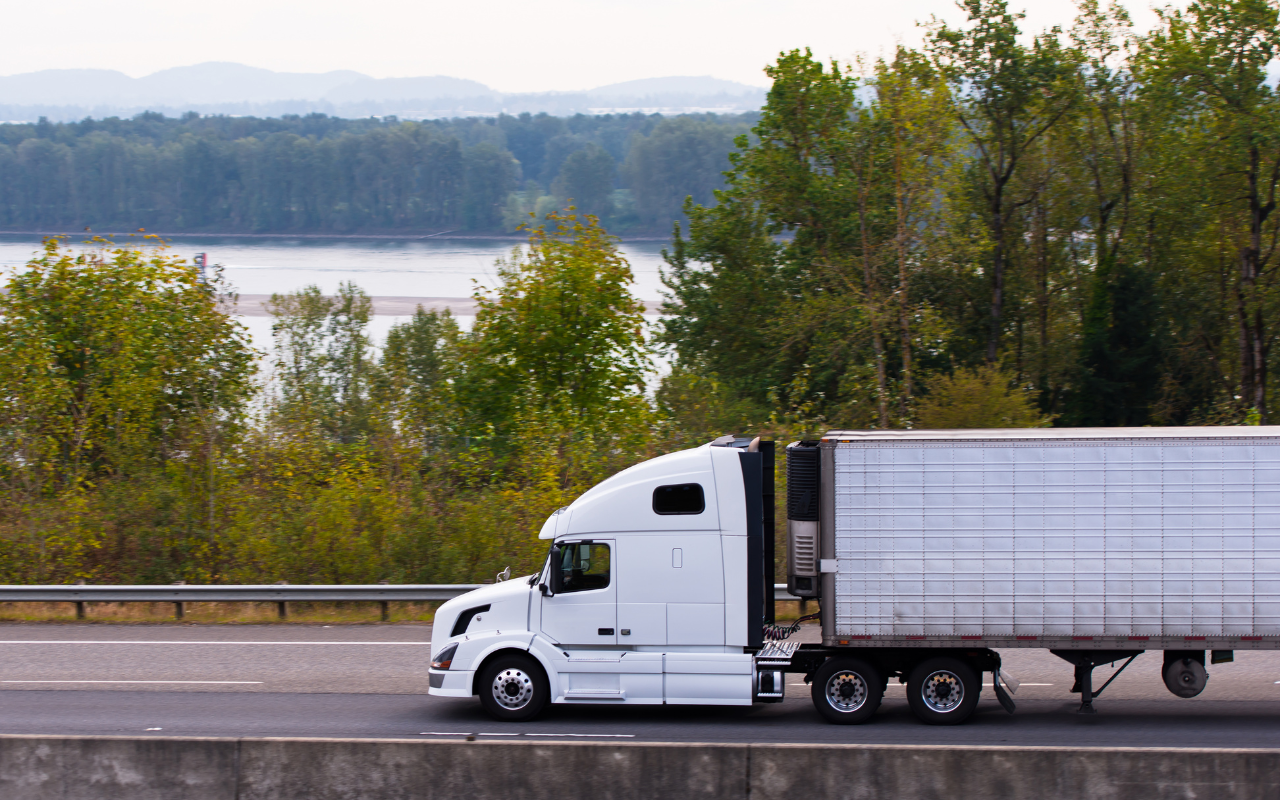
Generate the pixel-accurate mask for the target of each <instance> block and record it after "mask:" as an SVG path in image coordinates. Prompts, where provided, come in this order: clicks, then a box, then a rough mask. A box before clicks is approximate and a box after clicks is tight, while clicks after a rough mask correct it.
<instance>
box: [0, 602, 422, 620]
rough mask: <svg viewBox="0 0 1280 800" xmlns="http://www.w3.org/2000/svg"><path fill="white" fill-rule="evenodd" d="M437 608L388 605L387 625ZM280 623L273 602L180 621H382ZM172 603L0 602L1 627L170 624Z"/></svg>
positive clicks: (316, 609) (314, 611)
mask: <svg viewBox="0 0 1280 800" xmlns="http://www.w3.org/2000/svg"><path fill="white" fill-rule="evenodd" d="M439 607H440V603H394V602H393V603H390V604H389V611H390V619H389V620H388V623H409V624H413V623H418V624H420V623H424V622H431V621H432V619H434V617H435V611H436V609H437V608H439ZM288 613H289V616H288V618H287V619H280V616H279V611H278V609H277V607H276V604H275V603H187V604H186V608H185V613H184V614H183V618H182V620H181V621H182V622H184V623H192V624H199V625H246V624H250V625H263V624H279V625H288V624H302V625H316V624H325V625H332V624H338V625H356V624H360V625H367V624H370V623H380V622H381V621H382V608H381V606H380V605H379V604H378V603H377V602H366V601H353V600H349V601H344V602H331V603H304V602H291V603H289V605H288ZM175 621H177V620H175V617H174V604H173V603H85V615H84V619H76V606H75V603H0V622H78V623H86V622H88V623H110V624H113V625H118V624H121V623H141V624H146V623H170V624H172V623H173V622H175Z"/></svg>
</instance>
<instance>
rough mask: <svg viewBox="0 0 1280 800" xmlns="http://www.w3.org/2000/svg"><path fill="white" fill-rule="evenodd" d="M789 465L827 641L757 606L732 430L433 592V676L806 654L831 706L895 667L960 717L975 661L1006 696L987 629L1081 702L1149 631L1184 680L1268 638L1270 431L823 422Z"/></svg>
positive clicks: (637, 688)
mask: <svg viewBox="0 0 1280 800" xmlns="http://www.w3.org/2000/svg"><path fill="white" fill-rule="evenodd" d="M786 470H787V498H786V504H787V537H786V550H787V585H788V588H789V590H790V592H791V594H793V595H795V596H797V597H802V598H808V599H813V600H816V601H817V602H818V607H819V614H818V615H817V616H818V618H819V619H820V620H821V627H822V642H821V644H817V643H813V644H798V643H795V642H790V641H787V640H786V639H787V636H789V635H790V633H792V632H794V630H795V628H796V626H791V627H789V628H781V627H779V626H776V625H773V624H771V623H772V622H773V619H772V616H773V612H772V605H773V563H774V553H773V531H772V520H773V516H774V509H773V443H772V442H762V441H761V440H760V439H758V438H756V439H748V438H745V437H731V436H726V437H722V438H720V439H717V440H716V441H714V442H711V443H710V444H708V445H705V446H703V447H699V448H696V449H693V450H685V451H682V452H677V453H672V454H670V455H666V456H662V457H659V458H655V459H653V460H650V461H646V462H644V463H641V464H638V465H636V466H634V467H631V468H630V469H627V470H624V471H623V472H620V473H618V474H617V475H615V476H613V477H612V478H609V479H608V480H606V481H604V482H603V483H601V484H599V485H598V486H596V487H594V488H592V489H591V490H589V491H587V492H586V493H585V494H583V495H582V496H581V497H579V498H578V499H577V500H575V501H574V502H573V503H572V504H571V505H569V506H568V507H566V508H562V509H560V510H559V511H557V512H555V513H554V514H552V515H551V517H550V518H549V519H548V520H547V522H546V524H545V525H544V526H543V528H542V533H541V538H543V539H549V540H550V541H551V545H550V553H549V555H548V558H547V560H546V562H545V564H544V566H543V568H542V570H541V572H539V573H538V574H535V575H532V576H529V577H528V578H525V579H519V580H508V581H505V582H501V583H498V584H495V585H493V586H487V587H485V588H482V589H478V590H476V591H474V592H471V593H469V594H466V595H463V596H461V597H458V598H455V599H453V600H450V601H449V602H447V603H445V604H444V605H443V606H441V607H440V609H439V610H438V611H437V612H436V617H435V629H434V631H435V632H434V636H433V640H434V641H433V643H432V664H431V669H430V685H431V689H430V692H431V694H433V695H442V696H448V697H471V696H476V695H478V696H479V698H480V702H481V704H482V705H483V706H484V708H485V709H486V710H487V711H488V712H489V713H490V714H491V715H492V716H494V717H495V718H497V719H501V720H524V719H530V718H532V717H533V716H535V715H536V714H538V713H539V712H540V711H541V710H542V709H543V708H544V707H545V706H546V704H547V703H589V704H596V705H614V704H616V705H638V704H686V705H750V704H752V703H770V702H781V701H782V699H783V696H784V692H785V680H784V674H785V673H788V672H794V673H801V674H803V675H804V676H805V680H806V682H808V683H809V684H810V685H811V695H812V699H813V703H814V705H815V707H816V708H817V709H818V711H819V713H820V714H821V715H822V716H823V717H825V718H826V719H827V720H829V721H831V722H836V723H858V722H863V721H865V720H867V719H868V718H869V717H870V716H871V715H872V714H874V713H875V711H876V709H877V707H878V706H879V704H880V701H881V698H882V697H883V695H884V690H885V687H886V685H887V683H888V681H889V680H890V679H891V678H896V679H897V680H899V681H900V682H903V683H905V684H906V685H907V699H908V702H909V704H910V707H911V709H912V711H913V712H914V713H915V714H916V716H917V717H919V718H920V719H921V720H923V721H924V722H928V723H933V724H954V723H958V722H962V721H963V720H964V719H965V718H967V717H968V716H969V715H970V714H971V713H972V712H973V709H974V707H975V705H976V704H977V702H978V697H979V694H980V692H981V690H982V676H983V674H984V673H987V672H989V673H991V674H992V688H993V691H994V692H995V694H996V697H997V699H998V700H999V701H1000V702H1001V704H1002V705H1003V706H1004V707H1005V708H1006V709H1007V710H1008V711H1009V712H1010V713H1012V712H1013V710H1014V703H1013V700H1012V699H1011V697H1010V694H1012V693H1013V692H1015V691H1016V689H1017V683H1016V681H1014V680H1013V679H1012V677H1011V676H1009V675H1008V674H1007V673H1005V672H1004V671H1002V670H1001V668H1000V666H1001V662H1000V655H999V653H998V652H997V650H1000V649H1008V648H1027V647H1035V648H1045V649H1048V650H1050V652H1052V653H1054V654H1055V655H1057V656H1059V657H1061V658H1063V659H1064V660H1066V661H1068V662H1070V663H1071V664H1073V665H1074V666H1075V675H1076V686H1075V687H1073V689H1072V691H1074V692H1078V693H1079V694H1080V695H1081V706H1080V710H1081V712H1083V713H1092V711H1093V706H1092V700H1093V698H1094V697H1096V696H1097V694H1098V693H1099V692H1101V691H1102V689H1098V690H1096V691H1095V690H1094V688H1093V681H1092V674H1093V669H1094V668H1095V667H1096V666H1098V665H1101V664H1106V663H1116V662H1122V664H1123V665H1122V666H1121V667H1120V669H1121V670H1122V669H1124V667H1125V666H1128V664H1129V663H1131V662H1132V660H1133V659H1134V658H1136V657H1137V656H1138V655H1139V654H1141V653H1143V652H1145V651H1148V650H1151V651H1157V650H1158V651H1162V653H1163V657H1164V670H1163V676H1164V681H1165V684H1166V685H1167V686H1168V688H1169V689H1170V691H1172V692H1173V693H1174V694H1176V695H1178V696H1181V697H1193V696H1195V695H1196V694H1199V693H1200V691H1202V690H1203V689H1204V687H1205V684H1206V681H1207V680H1208V673H1207V671H1206V662H1208V663H1209V664H1216V663H1221V662H1226V661H1230V660H1232V657H1233V653H1234V651H1235V650H1241V649H1276V648H1277V647H1280V427H1240V428H1100V429H1035V430H968V431H832V432H830V433H828V434H827V435H826V436H824V437H823V438H822V439H821V440H820V441H803V442H797V443H794V444H792V445H790V446H789V447H788V448H787V466H786ZM1206 654H1209V658H1206ZM1116 674H1119V670H1117V671H1116V672H1115V673H1114V674H1113V675H1112V678H1114V675H1116ZM1109 682H1110V681H1108V683H1109ZM1102 688H1103V689H1104V688H1106V684H1104V685H1103V687H1102Z"/></svg>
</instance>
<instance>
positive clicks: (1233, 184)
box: [0, 0, 1280, 583]
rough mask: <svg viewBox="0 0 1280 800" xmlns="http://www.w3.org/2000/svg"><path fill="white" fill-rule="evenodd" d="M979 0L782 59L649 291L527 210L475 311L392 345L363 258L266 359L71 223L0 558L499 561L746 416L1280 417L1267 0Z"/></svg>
mask: <svg viewBox="0 0 1280 800" xmlns="http://www.w3.org/2000/svg"><path fill="white" fill-rule="evenodd" d="M965 7H966V8H967V9H968V12H969V15H968V20H967V21H966V22H965V23H964V24H963V25H961V26H959V27H949V26H946V25H940V24H939V25H934V26H933V27H931V29H930V31H929V36H928V37H927V39H926V44H925V46H924V47H923V48H921V49H920V50H909V49H905V48H904V49H901V50H899V51H898V52H897V53H895V54H894V56H893V57H892V58H890V59H885V60H883V61H880V62H876V63H870V64H863V65H845V64H840V63H823V62H819V61H817V60H815V59H813V58H812V57H811V56H810V55H809V54H808V53H807V52H804V51H796V52H790V53H784V54H783V55H782V56H781V57H780V58H779V59H778V61H777V62H776V63H775V64H774V65H772V66H771V67H770V68H769V73H770V75H771V77H772V78H773V86H772V88H771V90H770V93H769V96H768V100H767V102H766V105H765V107H764V108H763V109H762V111H761V114H760V116H759V119H758V121H757V122H756V123H755V125H754V126H753V127H752V129H751V131H750V133H749V134H743V135H740V136H739V137H738V139H737V140H736V142H735V144H734V148H733V150H732V152H731V153H730V155H729V159H730V163H731V167H730V169H729V171H728V175H727V177H726V182H725V185H724V187H723V188H720V189H716V190H714V194H713V195H712V199H711V200H710V201H708V202H706V203H700V202H698V201H697V199H696V198H693V199H689V200H686V202H685V206H684V210H685V212H686V214H687V217H688V225H687V226H685V225H677V226H675V229H674V235H673V239H672V244H671V247H670V248H669V249H668V251H667V254H666V257H667V264H668V268H667V270H666V273H665V280H666V284H667V287H668V295H667V304H666V309H665V311H666V313H665V316H664V318H662V319H661V320H660V321H658V322H657V323H647V322H646V321H645V318H644V316H643V314H642V311H643V309H642V306H641V304H640V303H639V302H638V301H637V299H636V298H635V297H634V295H633V294H632V291H631V285H632V276H631V272H630V268H629V266H628V265H627V263H626V261H625V260H624V259H623V258H622V257H621V255H620V254H619V252H618V250H617V247H616V241H615V239H614V238H613V237H612V236H611V235H610V234H609V233H607V232H606V228H605V227H604V225H603V224H602V222H601V220H600V219H599V218H598V217H597V216H595V215H583V214H578V213H576V212H574V211H571V210H564V211H558V212H557V211H550V212H545V211H542V210H539V209H537V208H536V207H535V211H534V213H535V214H536V215H537V216H538V220H535V221H532V225H533V227H532V229H531V230H530V231H529V235H530V241H529V246H528V247H527V248H523V249H517V250H516V251H514V252H513V254H512V256H511V257H510V258H509V259H506V260H504V261H502V262H500V263H499V265H498V270H497V275H498V279H499V280H498V284H497V285H496V286H493V287H491V288H490V289H488V290H486V289H481V290H479V291H478V293H477V296H476V300H477V305H478V311H477V315H476V317H475V320H474V324H473V325H471V327H470V328H468V329H464V327H463V326H460V325H459V324H458V321H457V320H455V319H454V318H453V317H451V316H450V315H449V314H447V313H437V312H431V311H425V310H419V312H418V313H417V314H415V315H414V316H413V317H412V318H411V319H408V320H405V321H402V322H401V323H399V324H397V325H395V326H394V327H393V328H392V329H391V332H390V333H389V335H388V337H387V338H386V340H385V341H383V342H374V341H372V340H371V338H370V336H369V332H368V323H369V315H370V313H371V308H370V300H369V298H368V296H367V295H365V293H364V292H363V291H361V290H360V288H359V287H357V286H353V285H345V286H343V287H342V289H341V290H340V291H339V292H338V293H337V294H336V295H334V296H325V295H323V294H322V293H321V292H319V291H318V290H317V289H315V288H314V287H309V288H303V289H300V290H298V291H296V292H292V293H289V294H284V295H278V296H275V297H273V298H272V301H271V304H270V310H271V312H272V313H273V314H274V316H275V322H274V326H273V334H274V347H273V351H272V353H271V354H270V355H269V356H268V357H267V363H268V369H266V370H265V371H264V372H262V373H258V374H257V375H255V369H256V365H257V364H258V363H259V362H260V359H259V354H255V353H254V352H253V351H252V348H251V346H250V341H249V339H248V336H247V334H246V332H245V330H244V329H243V328H242V327H241V326H240V325H239V324H238V323H237V322H236V321H235V319H234V317H231V316H229V315H228V307H227V306H226V305H224V304H225V303H226V300H225V298H224V295H225V294H226V293H227V291H228V289H227V287H225V285H223V284H221V283H220V282H219V281H220V279H219V277H218V275H217V273H216V271H215V272H214V273H213V274H212V275H210V276H202V275H201V273H200V271H199V270H197V269H195V268H194V267H193V266H191V265H190V264H187V263H185V262H183V261H182V260H180V259H176V258H173V257H171V256H168V255H166V254H165V253H164V252H163V251H157V250H142V249H137V248H128V247H117V248H110V247H107V248H90V249H89V250H86V251H78V250H76V249H75V248H70V247H67V246H65V245H63V244H62V243H61V242H60V241H59V240H50V241H49V242H48V243H47V244H46V250H45V252H44V254H43V255H42V256H41V257H40V258H38V259H36V260H35V261H33V262H32V263H31V264H29V265H28V266H27V268H26V269H24V270H19V271H17V272H16V273H15V276H14V277H13V279H12V280H11V281H10V283H9V284H8V286H7V291H6V292H4V293H3V294H0V386H3V387H4V390H3V391H2V392H0V581H3V582H49V583H57V582H63V581H68V580H71V579H73V578H76V577H84V578H88V579H91V580H94V581H98V582H119V583H130V582H139V583H149V582H168V581H173V580H187V581H189V582H198V583H211V582H228V583H230V582H270V581H275V580H288V581H290V582H295V583H306V582H316V583H343V582H373V581H376V580H381V579H386V580H391V581H409V582H424V583H432V582H467V581H476V580H481V579H484V578H487V577H489V576H491V575H493V574H494V573H496V572H497V571H499V570H500V569H502V568H503V567H504V566H508V565H510V566H512V568H513V571H515V572H516V573H519V572H528V571H532V570H533V569H534V568H535V567H536V565H537V563H538V562H539V560H540V559H541V558H542V557H543V555H545V550H544V549H543V547H542V546H541V544H542V543H539V542H538V541H537V539H536V538H535V536H536V532H537V530H538V528H539V526H540V525H541V523H542V521H543V520H545V518H546V517H547V515H548V514H549V513H550V512H551V511H553V510H554V509H555V508H558V507H560V506H562V505H566V504H567V503H568V502H571V501H572V499H573V498H574V497H575V496H577V495H578V494H579V493H581V492H582V491H583V490H585V489H586V488H587V487H589V486H591V485H593V484H594V483H596V482H598V481H599V480H601V479H603V478H605V477H607V476H608V475H610V474H613V473H614V472H616V471H617V470H619V469H621V468H623V467H625V466H628V465H631V464H634V463H636V462H638V461H639V460H642V459H644V458H648V457H651V456H653V455H656V454H659V453H663V452H669V451H671V450H675V449H679V448H682V447H687V446H691V445H696V444H700V443H704V442H706V441H708V440H710V439H711V438H713V437H715V436H719V435H722V434H724V433H726V432H740V431H751V432H756V433H762V434H765V435H769V436H772V437H773V438H775V439H776V440H778V441H781V442H787V441H792V440H794V439H799V438H808V437H812V436H813V435H815V434H820V433H821V432H822V431H823V430H825V429H830V428H834V427H853V428H906V427H915V428H981V427H1027V426H1047V425H1068V426H1090V425H1099V426H1115V425H1146V424H1160V425H1183V424H1205V425H1234V424H1259V423H1265V422H1267V421H1268V420H1269V419H1270V416H1269V415H1270V413H1271V412H1270V410H1269V404H1268V398H1269V393H1270V388H1271V386H1272V381H1273V376H1274V371H1273V370H1271V369H1270V358H1271V357H1272V354H1273V351H1272V347H1271V345H1272V343H1273V341H1274V337H1275V335H1276V332H1275V329H1276V326H1275V324H1274V322H1273V318H1274V311H1275V307H1276V292H1275V286H1274V277H1273V276H1274V275H1275V262H1276V247H1275V246H1276V242H1277V221H1276V216H1275V214H1274V210H1275V192H1276V188H1277V184H1278V183H1280V113H1277V112H1278V111H1280V99H1277V97H1276V95H1275V93H1274V91H1273V89H1272V88H1271V87H1270V85H1269V83H1268V81H1267V78H1266V72H1265V70H1266V66H1267V65H1268V64H1269V63H1270V61H1271V59H1272V57H1273V56H1274V55H1275V54H1276V48H1277V47H1278V46H1280V28H1278V26H1277V23H1278V22H1280V20H1278V18H1277V9H1276V6H1275V5H1274V4H1273V3H1270V2H1266V1H1265V0H1200V1H1199V2H1193V3H1191V4H1189V5H1188V6H1187V7H1186V9H1184V10H1181V11H1177V10H1172V11H1166V12H1162V13H1163V16H1162V20H1163V21H1162V23H1161V25H1160V26H1158V27H1157V28H1156V29H1155V30H1153V31H1152V32H1151V33H1149V34H1147V35H1145V36H1137V35H1135V34H1133V33H1132V31H1131V29H1130V26H1129V23H1128V20H1127V18H1126V17H1125V15H1124V12H1123V9H1122V8H1120V7H1119V6H1110V7H1102V6H1101V5H1100V4H1099V3H1098V2H1096V0H1082V2H1081V3H1080V16H1079V19H1078V20H1077V22H1076V23H1075V25H1074V26H1072V27H1071V28H1069V29H1067V30H1065V31H1058V30H1050V31H1045V32H1043V33H1041V34H1038V35H1036V36H1034V37H1030V38H1028V37H1026V36H1024V34H1023V33H1022V31H1020V30H1019V19H1020V18H1019V17H1018V16H1017V15H1015V14H1013V13H1010V12H1009V10H1008V9H1007V7H1006V5H1005V3H1004V2H1002V1H1001V0H967V2H966V3H965ZM676 122H678V125H680V126H686V125H696V124H701V122H700V121H699V120H692V121H683V122H679V121H676ZM486 124H487V123H486ZM662 124H666V123H665V122H664V123H662ZM657 130H658V127H657V126H655V128H654V129H653V130H652V131H650V132H649V133H648V134H645V135H646V136H647V137H653V136H654V135H655V134H656V132H657ZM672 130H675V131H676V133H673V134H672V135H673V136H676V135H677V134H679V131H680V130H682V129H681V128H677V127H676V126H675V125H673V126H672ZM680 135H682V134H680ZM331 138H333V137H331ZM317 141H327V140H326V139H317ZM548 141H549V140H548ZM465 146H469V145H464V147H465ZM601 147H602V148H603V145H601ZM579 152H583V151H579ZM633 152H634V145H633ZM707 152H708V153H709V152H710V151H707ZM597 157H598V155H591V154H588V155H584V156H582V158H583V159H594V158H597ZM656 157H657V156H655V158H656ZM565 163H568V162H567V159H566V162H565ZM563 173H564V169H563V165H562V166H561V167H558V168H557V169H556V172H555V177H553V178H552V180H553V181H554V180H556V179H558V178H559V176H560V175H562V174H563ZM546 174H547V175H550V174H551V172H550V171H548V172H547V173H546ZM518 200H519V202H521V203H527V202H528V198H527V197H524V198H518ZM537 202H539V201H537V200H535V206H536V203H537ZM660 359H661V360H665V361H666V363H667V364H668V365H669V366H668V367H666V368H664V369H663V371H662V374H661V375H659V374H658V372H657V364H658V363H659V362H660ZM778 477H779V479H780V481H781V480H783V479H784V478H785V476H784V475H779V476H778Z"/></svg>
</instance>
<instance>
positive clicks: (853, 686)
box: [810, 656, 884, 725]
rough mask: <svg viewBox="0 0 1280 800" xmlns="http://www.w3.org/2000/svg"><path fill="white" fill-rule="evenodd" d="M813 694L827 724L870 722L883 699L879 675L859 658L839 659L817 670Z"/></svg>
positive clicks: (882, 686) (831, 660)
mask: <svg viewBox="0 0 1280 800" xmlns="http://www.w3.org/2000/svg"><path fill="white" fill-rule="evenodd" d="M810 692H811V694H812V696H813V706H814V708H816V709H818V713H819V714H821V715H822V717H823V719H825V720H826V721H827V722H834V723H836V724H837V725H857V724H859V723H863V722H866V721H867V720H869V719H871V715H872V714H874V713H876V709H878V708H879V707H880V701H881V699H883V698H884V680H883V679H882V678H881V677H880V672H879V671H878V670H877V669H876V668H875V667H873V666H871V665H870V664H868V663H867V662H865V661H863V660H862V659H860V658H853V657H851V656H836V657H835V658H830V659H827V663H825V664H823V665H822V666H821V667H818V671H817V672H815V673H814V675H813V684H812V688H811V689H810Z"/></svg>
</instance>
